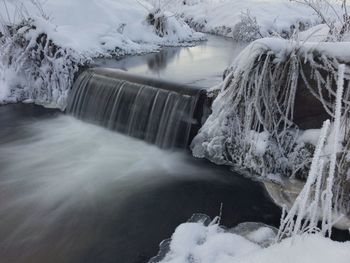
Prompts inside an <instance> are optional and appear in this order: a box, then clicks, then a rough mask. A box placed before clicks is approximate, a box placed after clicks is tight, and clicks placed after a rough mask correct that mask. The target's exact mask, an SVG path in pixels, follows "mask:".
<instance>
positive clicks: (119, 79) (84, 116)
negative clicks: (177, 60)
mask: <svg viewBox="0 0 350 263" xmlns="http://www.w3.org/2000/svg"><path fill="white" fill-rule="evenodd" d="M209 104H210V102H209V99H208V97H207V93H206V91H205V90H204V89H201V88H198V87H193V86H186V85H180V84H175V83H171V82H166V81H162V80H154V79H150V78H146V77H141V76H138V75H131V74H128V73H126V72H123V71H120V70H116V69H106V68H93V69H88V70H86V71H85V72H83V73H82V74H81V75H80V76H79V77H78V79H77V80H76V82H75V84H74V86H73V90H72V94H71V96H70V100H69V102H68V107H67V109H66V112H67V113H68V114H71V115H73V116H75V117H76V118H78V119H81V120H85V121H88V122H92V123H95V124H98V125H102V126H104V127H106V128H108V129H111V130H115V131H118V132H121V133H123V134H126V135H129V136H132V137H135V138H138V139H142V140H144V141H146V142H149V143H152V144H156V145H157V146H159V147H161V148H174V147H177V148H186V147H187V146H188V145H189V143H190V142H191V141H192V139H193V137H194V136H195V135H196V134H197V132H198V130H199V129H200V127H201V126H202V124H203V123H204V121H205V120H206V118H207V116H208V115H209Z"/></svg>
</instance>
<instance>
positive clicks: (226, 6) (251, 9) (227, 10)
mask: <svg viewBox="0 0 350 263" xmlns="http://www.w3.org/2000/svg"><path fill="white" fill-rule="evenodd" d="M150 1H151V2H152V0H150ZM153 2H156V0H154V1H153ZM168 2H169V1H168ZM187 2H188V4H186V5H183V1H173V2H172V3H168V4H167V5H166V6H169V8H170V9H171V10H172V12H174V13H178V14H181V15H182V16H183V17H184V19H185V20H186V21H188V22H189V24H190V25H192V26H193V27H194V28H196V29H198V30H200V31H203V32H208V33H214V34H219V35H224V36H228V37H233V38H235V39H237V40H245V41H251V40H254V39H257V38H261V37H267V36H272V35H281V36H283V37H287V36H289V35H290V34H291V33H292V32H293V28H298V29H300V30H305V29H307V28H308V27H310V26H313V25H316V24H319V23H320V22H321V21H320V19H319V18H318V17H317V15H316V14H315V12H314V11H313V10H312V9H311V8H309V7H307V6H305V5H303V4H299V3H296V2H291V1H288V0H272V1H268V0H245V1H240V0H197V1H187Z"/></svg>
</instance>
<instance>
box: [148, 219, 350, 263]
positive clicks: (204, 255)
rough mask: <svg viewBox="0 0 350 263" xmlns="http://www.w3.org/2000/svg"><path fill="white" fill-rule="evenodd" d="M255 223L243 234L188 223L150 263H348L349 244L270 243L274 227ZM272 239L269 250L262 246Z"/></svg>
mask: <svg viewBox="0 0 350 263" xmlns="http://www.w3.org/2000/svg"><path fill="white" fill-rule="evenodd" d="M257 225H258V224H255V225H253V224H252V223H250V224H248V226H250V229H249V228H245V231H244V232H241V231H237V230H238V229H240V227H239V226H238V227H237V228H234V229H231V230H225V229H224V228H221V227H220V226H218V225H217V224H209V225H208V224H205V223H203V222H201V221H199V222H189V223H185V224H182V225H180V226H179V227H178V228H177V229H176V231H175V232H174V234H173V235H172V238H171V239H170V240H167V241H165V243H167V244H166V245H165V243H163V244H162V249H163V251H161V253H160V254H159V255H158V256H157V257H155V258H154V259H152V260H151V261H150V262H152V263H156V262H161V263H165V262H166V263H175V262H176V263H192V262H201V263H233V262H234V263H238V262H240V263H274V262H276V263H289V262H298V263H329V262H337V263H348V262H349V258H350V242H346V243H340V242H335V241H331V240H330V239H326V238H324V237H322V236H320V235H317V234H313V235H311V234H308V235H300V236H297V237H294V238H287V239H285V240H283V241H282V242H280V243H273V242H272V243H271V240H273V238H274V232H273V230H272V229H271V228H269V227H266V226H260V227H259V228H256V227H251V226H257ZM261 240H270V245H269V246H268V247H263V246H261V245H259V242H257V241H261Z"/></svg>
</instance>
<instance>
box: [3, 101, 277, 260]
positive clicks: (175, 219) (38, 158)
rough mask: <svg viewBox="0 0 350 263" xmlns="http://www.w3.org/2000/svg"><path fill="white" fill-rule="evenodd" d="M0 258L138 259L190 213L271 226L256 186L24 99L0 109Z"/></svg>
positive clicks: (271, 214)
mask: <svg viewBox="0 0 350 263" xmlns="http://www.w3.org/2000/svg"><path fill="white" fill-rule="evenodd" d="M0 126H1V130H0V200H1V203H0V215H1V217H0V259H1V262H2V263H5V262H6V263H7V262H8V263H13V262H16V263H19V262H35V263H40V262H45V263H46V262H92V263H95V262H99V263H101V262H116V263H119V262H120V263H123V262H125V263H128V262H147V261H148V259H150V258H151V257H152V256H154V255H156V254H157V251H158V245H159V243H160V242H161V241H162V240H163V239H166V238H168V237H170V236H171V234H172V233H173V231H174V230H175V228H176V227H177V226H178V225H179V224H181V223H183V222H185V221H186V220H187V219H189V218H190V217H191V216H192V214H194V213H205V214H207V215H210V216H212V217H214V216H216V215H218V214H219V210H220V205H221V203H223V220H222V223H223V224H224V225H226V226H234V225H236V224H237V223H239V222H247V221H253V222H264V223H267V224H270V225H275V226H277V225H278V223H279V218H280V210H279V208H277V207H276V206H275V205H274V204H273V203H272V202H271V201H270V199H269V198H268V196H267V195H266V193H265V192H264V190H263V188H262V187H261V185H260V184H258V183H255V182H252V181H250V180H248V179H245V178H243V177H241V176H239V175H237V174H235V173H233V172H231V171H229V170H228V169H225V168H223V167H218V166H215V165H212V164H210V163H208V162H205V161H203V160H196V159H194V158H192V157H191V156H190V154H189V153H187V152H170V151H164V150H160V149H158V148H156V147H155V146H152V145H148V144H146V143H144V142H142V141H138V140H136V139H132V138H128V137H125V136H124V135H120V134H118V133H114V132H110V131H108V130H105V129H103V128H100V127H98V126H94V125H91V124H86V123H83V122H80V121H78V120H76V119H73V118H72V117H70V116H66V115H64V114H62V113H59V112H56V111H53V110H47V109H43V108H42V107H39V106H33V105H24V104H17V105H8V106H3V107H0Z"/></svg>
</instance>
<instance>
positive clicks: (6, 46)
mask: <svg viewBox="0 0 350 263" xmlns="http://www.w3.org/2000/svg"><path fill="white" fill-rule="evenodd" d="M2 34H3V36H2V37H1V45H0V54H1V55H0V63H1V64H2V67H3V68H7V69H11V70H12V71H13V72H15V74H16V75H17V78H18V79H17V82H15V83H13V82H12V83H11V84H9V85H10V87H8V88H9V91H8V94H7V96H6V97H5V98H4V99H3V103H6V102H16V101H23V100H26V101H31V102H35V103H37V104H44V105H47V106H49V105H51V106H53V107H58V108H61V109H64V108H65V105H66V98H67V95H68V91H69V89H70V87H71V86H72V83H73V80H74V76H75V74H76V73H77V72H78V69H79V65H82V64H83V63H84V61H83V60H82V59H81V58H79V57H78V55H77V54H76V53H75V52H74V51H73V50H70V49H65V48H62V47H60V46H58V45H56V44H55V43H54V42H53V41H52V39H50V38H49V37H48V35H47V34H46V33H45V32H42V31H40V30H37V27H36V25H35V22H34V20H32V19H24V20H22V21H21V23H19V24H17V25H14V26H9V27H7V29H6V31H4V32H2ZM7 73H8V72H6V71H5V72H4V71H3V74H4V75H5V74H7ZM3 77H4V78H6V76H3Z"/></svg>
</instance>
